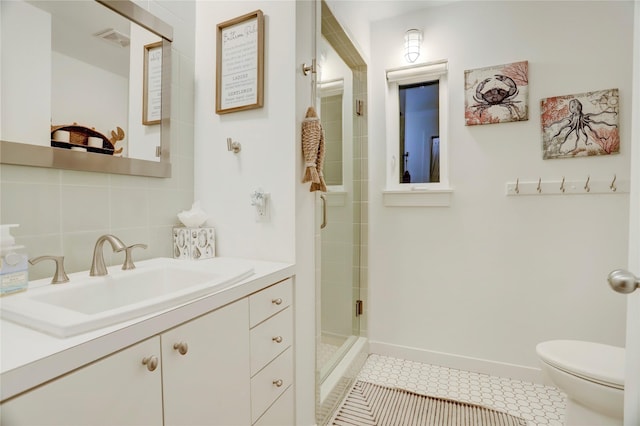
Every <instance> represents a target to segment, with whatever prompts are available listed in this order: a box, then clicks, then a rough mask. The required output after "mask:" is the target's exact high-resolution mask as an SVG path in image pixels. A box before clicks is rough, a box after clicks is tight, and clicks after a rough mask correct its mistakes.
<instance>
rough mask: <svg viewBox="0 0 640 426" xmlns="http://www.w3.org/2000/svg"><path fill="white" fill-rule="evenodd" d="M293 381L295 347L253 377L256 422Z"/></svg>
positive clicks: (252, 409)
mask: <svg viewBox="0 0 640 426" xmlns="http://www.w3.org/2000/svg"><path fill="white" fill-rule="evenodd" d="M292 383H293V349H292V348H289V349H287V350H286V351H285V352H284V353H282V354H281V355H280V356H279V357H277V358H276V359H275V360H273V361H272V362H271V364H269V365H267V366H266V367H265V368H264V369H262V371H260V372H259V373H258V374H256V375H255V376H254V377H253V378H252V379H251V420H252V421H253V422H255V421H256V420H257V419H258V418H260V416H261V415H262V414H263V413H264V412H265V411H266V410H267V408H269V406H270V405H271V404H272V403H273V401H275V400H276V399H278V397H279V396H280V395H282V393H283V392H284V391H285V390H287V388H288V387H289V386H291V384H292Z"/></svg>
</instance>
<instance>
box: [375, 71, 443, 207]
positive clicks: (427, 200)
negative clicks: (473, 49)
mask: <svg viewBox="0 0 640 426" xmlns="http://www.w3.org/2000/svg"><path fill="white" fill-rule="evenodd" d="M447 70H448V63H447V61H446V60H443V61H437V62H429V63H424V64H419V65H412V66H408V67H401V68H393V69H388V70H387V72H386V77H387V98H386V105H387V182H386V189H385V190H384V191H383V200H384V204H385V205H386V206H425V207H427V206H438V207H442V206H449V205H450V202H451V193H452V192H453V190H452V188H451V186H450V184H449V128H448V123H449V117H448V111H449V106H448V101H449V89H448V81H447ZM433 81H438V83H439V117H440V119H439V124H438V125H439V133H440V134H439V136H440V182H428V183H401V182H400V177H399V176H400V173H399V167H400V161H402V159H401V158H400V137H399V135H400V98H399V86H404V85H408V84H416V83H428V82H433Z"/></svg>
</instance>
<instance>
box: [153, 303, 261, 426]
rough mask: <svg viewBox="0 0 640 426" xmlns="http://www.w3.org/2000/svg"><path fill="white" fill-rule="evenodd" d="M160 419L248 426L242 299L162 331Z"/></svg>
mask: <svg viewBox="0 0 640 426" xmlns="http://www.w3.org/2000/svg"><path fill="white" fill-rule="evenodd" d="M161 340H162V343H161V345H162V363H163V364H162V365H163V367H162V378H163V391H164V421H165V425H166V426H170V425H185V426H186V425H225V426H230V425H243V426H246V425H249V424H251V404H250V399H249V398H250V394H251V389H250V385H251V384H250V377H249V374H250V373H249V371H250V359H249V305H248V301H247V299H246V298H245V299H241V300H239V301H237V302H234V303H232V304H230V305H228V306H225V307H223V308H220V309H218V310H215V311H213V312H211V313H209V314H206V315H204V316H202V317H200V318H197V319H195V320H192V321H190V322H188V323H186V324H183V325H181V326H178V327H176V328H174V329H172V330H169V331H167V332H165V333H163V334H162V335H161Z"/></svg>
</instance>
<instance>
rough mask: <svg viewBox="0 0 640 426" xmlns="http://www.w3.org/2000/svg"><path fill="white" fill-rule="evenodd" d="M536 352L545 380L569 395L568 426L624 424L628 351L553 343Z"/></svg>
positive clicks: (570, 342)
mask: <svg viewBox="0 0 640 426" xmlns="http://www.w3.org/2000/svg"><path fill="white" fill-rule="evenodd" d="M536 352H537V353H538V357H539V358H540V361H541V366H542V372H543V374H544V375H545V377H546V378H547V379H549V380H550V381H551V382H552V383H553V384H554V385H555V386H556V387H558V388H559V389H560V390H561V391H563V392H564V393H565V394H567V410H566V414H565V424H566V425H567V426H616V425H622V415H623V412H624V368H625V367H624V362H625V361H624V353H625V350H624V348H620V347H616V346H610V345H604V344H600V343H592V342H582V341H577V340H551V341H548V342H542V343H540V344H538V346H536Z"/></svg>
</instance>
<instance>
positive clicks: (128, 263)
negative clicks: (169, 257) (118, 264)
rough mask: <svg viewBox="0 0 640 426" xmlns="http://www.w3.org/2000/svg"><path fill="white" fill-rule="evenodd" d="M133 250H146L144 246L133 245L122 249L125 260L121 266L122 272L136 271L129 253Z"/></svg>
mask: <svg viewBox="0 0 640 426" xmlns="http://www.w3.org/2000/svg"><path fill="white" fill-rule="evenodd" d="M134 248H143V249H146V248H147V245H146V244H134V245H132V246H129V247H126V248H125V249H124V254H125V258H124V263H123V264H122V270H124V271H126V270H128V269H136V265H134V263H133V256H132V255H131V252H132V251H133V249H134Z"/></svg>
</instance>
